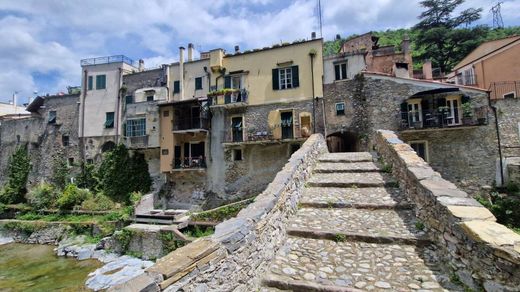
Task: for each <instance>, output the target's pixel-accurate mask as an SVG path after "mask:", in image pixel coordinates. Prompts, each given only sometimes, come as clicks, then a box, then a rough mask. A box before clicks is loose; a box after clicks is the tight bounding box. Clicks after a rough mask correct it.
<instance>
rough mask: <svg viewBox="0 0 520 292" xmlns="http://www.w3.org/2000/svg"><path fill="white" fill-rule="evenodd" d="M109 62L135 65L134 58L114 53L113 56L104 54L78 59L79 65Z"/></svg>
mask: <svg viewBox="0 0 520 292" xmlns="http://www.w3.org/2000/svg"><path fill="white" fill-rule="evenodd" d="M110 63H126V64H128V65H130V66H134V67H136V66H137V65H136V63H135V62H134V60H132V59H130V58H128V57H127V56H125V55H114V56H106V57H97V58H88V59H83V60H81V61H80V64H81V66H88V65H100V64H110Z"/></svg>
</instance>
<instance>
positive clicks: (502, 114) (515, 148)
mask: <svg viewBox="0 0 520 292" xmlns="http://www.w3.org/2000/svg"><path fill="white" fill-rule="evenodd" d="M493 105H494V106H495V107H496V108H497V116H498V117H497V119H498V128H499V130H500V140H501V141H500V142H501V146H502V155H503V157H504V158H507V157H519V156H520V99H518V98H508V99H498V100H494V101H493Z"/></svg>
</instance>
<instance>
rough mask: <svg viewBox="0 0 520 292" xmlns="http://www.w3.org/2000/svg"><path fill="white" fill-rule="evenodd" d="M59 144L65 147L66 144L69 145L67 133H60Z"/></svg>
mask: <svg viewBox="0 0 520 292" xmlns="http://www.w3.org/2000/svg"><path fill="white" fill-rule="evenodd" d="M61 144H62V145H63V146H64V147H66V146H69V136H67V135H62V136H61Z"/></svg>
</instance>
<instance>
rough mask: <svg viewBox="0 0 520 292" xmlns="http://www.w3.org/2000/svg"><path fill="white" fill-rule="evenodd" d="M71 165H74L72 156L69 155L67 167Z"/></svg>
mask: <svg viewBox="0 0 520 292" xmlns="http://www.w3.org/2000/svg"><path fill="white" fill-rule="evenodd" d="M73 166H74V158H72V157H69V167H73Z"/></svg>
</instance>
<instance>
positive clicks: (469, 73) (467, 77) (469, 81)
mask: <svg viewBox="0 0 520 292" xmlns="http://www.w3.org/2000/svg"><path fill="white" fill-rule="evenodd" d="M474 84H476V82H475V74H474V73H473V68H471V69H468V70H465V71H464V85H474Z"/></svg>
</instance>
